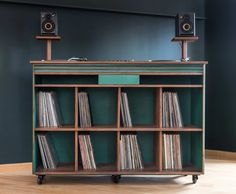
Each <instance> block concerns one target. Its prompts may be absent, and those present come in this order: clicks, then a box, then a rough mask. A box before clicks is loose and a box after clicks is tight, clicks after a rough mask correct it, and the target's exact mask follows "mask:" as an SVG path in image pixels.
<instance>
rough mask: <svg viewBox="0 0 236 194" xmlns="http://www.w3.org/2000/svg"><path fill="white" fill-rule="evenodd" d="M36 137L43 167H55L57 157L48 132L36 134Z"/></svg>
mask: <svg viewBox="0 0 236 194" xmlns="http://www.w3.org/2000/svg"><path fill="white" fill-rule="evenodd" d="M37 138H38V144H39V150H40V154H41V158H42V163H43V167H44V168H45V169H55V168H57V165H58V157H57V154H56V150H55V148H54V145H53V143H52V140H51V137H50V135H48V134H42V135H37Z"/></svg>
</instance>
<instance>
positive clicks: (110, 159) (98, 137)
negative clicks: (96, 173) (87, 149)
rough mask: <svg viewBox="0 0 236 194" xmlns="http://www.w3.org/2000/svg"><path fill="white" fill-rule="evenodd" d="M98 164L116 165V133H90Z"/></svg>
mask: <svg viewBox="0 0 236 194" xmlns="http://www.w3.org/2000/svg"><path fill="white" fill-rule="evenodd" d="M90 134H91V142H92V144H93V149H94V156H95V160H96V163H97V164H103V163H116V153H117V134H116V132H90Z"/></svg>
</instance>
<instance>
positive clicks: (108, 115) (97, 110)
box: [78, 88, 118, 128]
mask: <svg viewBox="0 0 236 194" xmlns="http://www.w3.org/2000/svg"><path fill="white" fill-rule="evenodd" d="M78 92H86V93H87V95H88V101H89V106H90V115H91V123H92V128H96V127H97V128H116V126H117V96H118V89H117V88H78ZM79 114H80V113H78V117H79V118H80V115H79ZM79 126H80V119H79Z"/></svg>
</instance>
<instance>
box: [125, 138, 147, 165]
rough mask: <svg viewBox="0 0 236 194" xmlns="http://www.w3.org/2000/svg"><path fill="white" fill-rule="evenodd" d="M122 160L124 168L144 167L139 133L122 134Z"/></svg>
mask: <svg viewBox="0 0 236 194" xmlns="http://www.w3.org/2000/svg"><path fill="white" fill-rule="evenodd" d="M120 160H121V163H120V164H121V169H122V170H134V169H143V163H142V157H141V151H140V149H139V145H138V140H137V135H121V139H120Z"/></svg>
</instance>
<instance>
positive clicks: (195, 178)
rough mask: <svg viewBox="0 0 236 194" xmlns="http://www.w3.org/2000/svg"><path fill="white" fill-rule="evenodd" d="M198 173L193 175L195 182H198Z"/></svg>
mask: <svg viewBox="0 0 236 194" xmlns="http://www.w3.org/2000/svg"><path fill="white" fill-rule="evenodd" d="M197 180H198V175H193V184H195V183H197Z"/></svg>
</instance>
